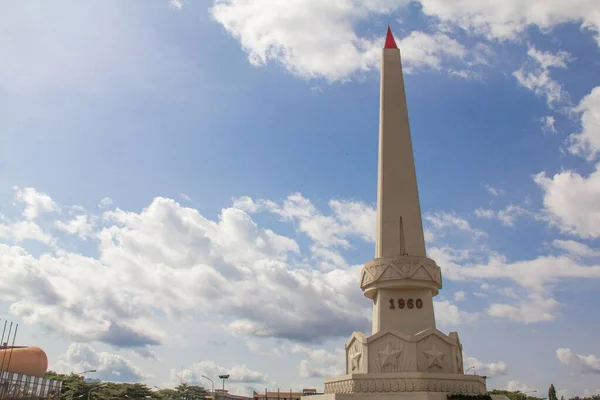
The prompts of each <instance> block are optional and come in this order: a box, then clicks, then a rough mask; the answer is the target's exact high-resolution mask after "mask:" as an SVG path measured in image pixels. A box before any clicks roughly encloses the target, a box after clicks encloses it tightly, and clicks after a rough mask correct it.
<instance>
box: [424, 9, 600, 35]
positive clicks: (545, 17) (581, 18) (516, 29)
mask: <svg viewBox="0 0 600 400" xmlns="http://www.w3.org/2000/svg"><path fill="white" fill-rule="evenodd" d="M419 2H420V3H421V5H422V7H423V8H422V10H423V12H424V13H425V14H426V15H429V16H432V17H436V18H438V19H439V20H441V21H442V22H444V23H446V24H453V25H456V26H459V27H461V28H462V29H464V30H466V31H467V32H470V33H473V34H477V35H484V36H485V37H487V38H489V39H499V40H518V39H519V36H520V34H521V33H522V32H523V31H525V30H526V29H527V28H528V27H530V26H536V27H538V28H540V29H542V30H543V31H547V30H549V29H551V28H553V27H554V26H556V25H559V24H562V23H566V22H574V23H580V24H581V26H582V27H583V28H586V29H589V30H590V31H592V32H594V33H596V34H597V36H596V39H597V41H598V45H600V36H598V33H599V32H600V15H599V14H598V12H597V4H596V3H595V1H594V0H576V1H573V2H571V3H569V6H565V3H564V2H562V1H561V0H533V1H521V0H507V1H503V2H502V6H501V7H498V3H497V2H495V1H493V0H481V1H454V2H451V3H450V2H447V1H444V0H419Z"/></svg>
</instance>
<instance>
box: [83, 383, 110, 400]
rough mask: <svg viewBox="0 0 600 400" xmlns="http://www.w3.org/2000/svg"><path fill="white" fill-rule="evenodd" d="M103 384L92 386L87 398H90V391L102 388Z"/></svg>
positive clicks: (88, 399)
mask: <svg viewBox="0 0 600 400" xmlns="http://www.w3.org/2000/svg"><path fill="white" fill-rule="evenodd" d="M104 386H106V385H105V384H102V385H100V386H96V387H93V388H91V389H90V390H89V391H88V395H87V400H90V394H91V393H92V391H94V390H96V389H100V388H103V387H104Z"/></svg>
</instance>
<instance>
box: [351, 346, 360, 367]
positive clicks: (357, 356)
mask: <svg viewBox="0 0 600 400" xmlns="http://www.w3.org/2000/svg"><path fill="white" fill-rule="evenodd" d="M361 356H362V353H360V352H359V351H358V348H356V347H354V354H353V355H352V356H350V359H351V361H352V371H354V370H356V369H359V368H360V357H361Z"/></svg>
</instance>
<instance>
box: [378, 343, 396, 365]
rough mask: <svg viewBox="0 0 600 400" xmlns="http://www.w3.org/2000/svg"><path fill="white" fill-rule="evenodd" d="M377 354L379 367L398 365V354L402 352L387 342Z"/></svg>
mask: <svg viewBox="0 0 600 400" xmlns="http://www.w3.org/2000/svg"><path fill="white" fill-rule="evenodd" d="M377 353H378V354H379V361H380V362H381V368H383V367H385V366H386V365H396V366H397V365H398V356H399V355H400V353H402V350H396V349H394V348H392V346H390V344H389V343H388V344H387V346H385V349H383V350H382V351H378V352H377Z"/></svg>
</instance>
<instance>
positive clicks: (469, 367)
mask: <svg viewBox="0 0 600 400" xmlns="http://www.w3.org/2000/svg"><path fill="white" fill-rule="evenodd" d="M473 368H475V366H472V367H469V368H467V370H466V371H465V375H466V374H467V372H469V370H471V369H473Z"/></svg>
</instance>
